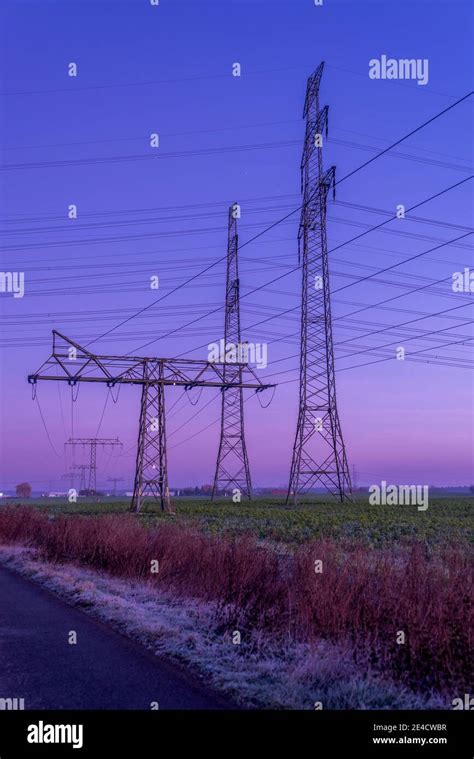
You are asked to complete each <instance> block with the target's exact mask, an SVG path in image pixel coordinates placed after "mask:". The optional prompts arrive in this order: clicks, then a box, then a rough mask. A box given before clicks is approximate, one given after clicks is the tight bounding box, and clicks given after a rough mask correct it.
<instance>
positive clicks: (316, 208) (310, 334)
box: [287, 63, 352, 503]
mask: <svg viewBox="0 0 474 759" xmlns="http://www.w3.org/2000/svg"><path fill="white" fill-rule="evenodd" d="M323 67H324V63H321V64H320V65H319V67H318V68H317V69H316V71H315V72H314V73H313V74H312V75H311V76H310V77H309V79H308V84H307V88H306V99H305V104H304V111H303V118H305V119H306V131H305V141H304V149H303V156H302V161H301V190H302V193H303V205H302V211H301V221H300V227H299V232H298V244H299V253H300V256H301V255H302V275H303V276H302V309H301V358H300V401H299V413H298V423H297V429H296V437H295V444H294V448H293V459H292V463H291V473H290V482H289V486H288V495H287V502H288V501H289V499H290V497H291V496H293V497H294V500H295V503H296V501H297V497H298V495H299V494H301V493H305V492H307V491H308V490H310V489H311V488H313V487H315V486H317V485H323V486H324V487H325V488H326V489H327V490H328V491H329V492H330V493H332V494H333V495H336V496H338V498H339V500H340V501H341V502H342V501H348V500H352V488H351V479H350V474H349V467H348V464H347V456H346V450H345V447H344V440H343V437H342V431H341V424H340V421H339V415H338V411H337V404H336V382H335V375H334V351H333V341H332V322H331V301H330V289H329V268H328V250H327V238H326V202H327V195H328V192H329V190H330V189H331V186H332V187H333V190H334V187H335V167H334V166H332V167H331V168H330V169H328V170H327V171H324V167H323V151H322V135H323V132H325V134H326V135H327V125H328V106H325V107H324V108H323V109H320V106H319V85H320V82H321V76H322V73H323Z"/></svg>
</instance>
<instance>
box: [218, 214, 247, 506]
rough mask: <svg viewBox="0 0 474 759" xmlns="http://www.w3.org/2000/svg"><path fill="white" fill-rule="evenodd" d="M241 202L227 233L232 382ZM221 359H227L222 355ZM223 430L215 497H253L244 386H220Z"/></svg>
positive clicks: (235, 375) (232, 377) (233, 376)
mask: <svg viewBox="0 0 474 759" xmlns="http://www.w3.org/2000/svg"><path fill="white" fill-rule="evenodd" d="M239 215H240V206H239V205H238V204H237V203H234V204H233V205H231V206H230V208H229V220H228V236H227V276H226V296H225V323H224V345H223V349H224V350H223V352H224V354H226V353H227V352H228V350H229V348H230V351H232V352H233V355H234V356H236V359H235V358H233V360H232V362H230V363H226V364H225V366H224V380H225V381H227V382H229V383H236V382H237V383H241V382H242V365H241V364H239V363H236V361H237V362H239V361H240V360H241V356H239V354H240V350H241V345H242V343H241V340H240V285H239V263H238V235H237V218H238V217H239ZM221 360H222V361H224V360H225V359H224V358H222V359H221ZM221 393H222V402H221V434H220V441H219V451H218V454H217V464H216V472H215V476H214V485H213V488H212V500H213V499H214V497H215V496H216V495H217V494H218V493H219V492H224V493H225V492H226V491H227V490H238V491H239V492H240V495H242V496H244V497H246V498H248V499H251V498H252V483H251V479H250V468H249V462H248V456H247V447H246V445H245V431H244V399H243V390H242V388H241V387H235V386H234V387H226V386H225V385H224V387H222V388H221Z"/></svg>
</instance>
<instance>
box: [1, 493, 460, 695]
mask: <svg viewBox="0 0 474 759" xmlns="http://www.w3.org/2000/svg"><path fill="white" fill-rule="evenodd" d="M0 540H1V541H2V542H4V543H13V542H20V543H23V544H29V545H32V546H35V547H37V548H39V549H40V551H41V553H42V554H43V556H44V557H45V558H46V559H48V560H49V561H53V562H54V561H61V562H62V561H69V562H80V563H82V564H86V565H88V566H91V567H95V568H97V569H99V570H104V571H107V572H110V573H111V574H113V575H117V576H121V577H128V578H135V579H136V578H140V579H143V580H147V581H148V582H152V583H156V584H157V585H158V586H159V587H160V588H163V589H165V590H170V591H172V592H173V593H175V594H179V595H182V596H185V595H187V596H192V597H194V598H201V599H205V600H210V601H215V602H217V603H218V605H219V618H220V620H221V621H222V629H223V631H224V630H227V629H231V630H234V629H239V630H241V632H244V631H245V630H246V629H247V630H248V629H250V628H253V629H261V630H264V631H268V632H271V633H272V634H274V635H278V636H285V638H286V639H287V640H288V643H289V644H291V641H311V640H315V639H317V638H327V639H330V640H332V641H337V642H341V643H350V644H351V648H352V649H353V650H354V655H355V656H356V658H358V659H359V660H361V661H366V662H367V663H370V664H372V666H374V667H376V668H377V669H379V670H383V671H386V672H387V673H388V674H392V675H395V676H396V677H397V679H399V680H400V681H402V682H406V683H408V684H410V685H412V686H417V687H423V688H427V687H435V688H444V687H451V688H452V687H455V688H456V692H458V691H459V692H464V690H463V689H465V688H467V687H468V686H469V684H470V682H469V681H470V677H469V675H470V673H469V671H468V670H469V666H468V662H469V661H470V659H469V651H470V648H469V643H470V641H469V633H470V630H471V629H472V615H471V604H470V600H471V597H472V596H471V591H472V579H471V578H472V574H471V571H470V562H469V558H468V556H467V555H466V552H465V551H463V550H461V549H460V550H454V549H449V550H446V551H444V552H440V553H438V554H436V555H435V556H429V555H428V553H427V551H426V547H424V546H422V545H419V546H416V547H414V548H411V549H404V550H401V549H398V551H395V550H393V551H388V550H383V551H382V550H381V551H375V550H368V549H367V548H363V547H361V546H357V545H352V546H344V548H343V549H342V547H341V546H340V545H338V544H336V543H334V542H330V541H318V542H314V543H311V544H307V545H305V546H304V547H303V548H299V549H297V550H296V552H295V553H293V554H288V555H283V556H281V555H278V554H277V553H276V552H274V551H272V550H270V549H268V548H262V547H259V546H258V545H257V544H256V543H255V541H254V540H253V539H251V538H241V539H230V538H229V539H226V538H222V537H209V536H206V535H203V534H200V533H197V532H192V531H191V530H188V529H183V528H181V527H179V526H177V525H164V526H160V527H159V528H153V529H146V528H144V527H143V526H141V525H140V524H139V522H137V521H136V519H134V518H133V517H131V516H130V517H122V516H120V517H118V516H110V517H59V518H55V519H51V518H48V516H47V515H45V514H42V513H40V512H38V511H36V510H34V509H31V508H27V507H22V508H10V509H5V510H3V511H1V512H0ZM156 559H157V560H158V561H159V573H158V574H151V572H150V567H151V561H152V560H156ZM316 560H322V562H323V571H322V572H321V573H317V572H315V561H316ZM398 631H404V632H405V635H406V643H405V644H402V645H399V644H397V642H396V637H397V632H398Z"/></svg>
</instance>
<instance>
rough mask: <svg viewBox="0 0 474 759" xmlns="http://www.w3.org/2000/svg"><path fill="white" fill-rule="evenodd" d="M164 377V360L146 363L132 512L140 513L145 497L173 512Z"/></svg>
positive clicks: (163, 509)
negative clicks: (169, 479)
mask: <svg viewBox="0 0 474 759" xmlns="http://www.w3.org/2000/svg"><path fill="white" fill-rule="evenodd" d="M163 376H164V368H163V363H162V362H161V361H159V362H146V363H145V364H144V366H143V380H144V382H143V385H142V397H141V406H140V421H139V423H138V445H137V459H136V465H135V483H134V486H133V498H132V511H140V509H141V506H142V503H143V501H144V499H145V497H146V496H150V497H151V498H154V499H155V500H157V501H159V502H160V505H161V509H162V511H169V510H170V491H169V487H168V457H167V453H166V414H165V388H164V385H163Z"/></svg>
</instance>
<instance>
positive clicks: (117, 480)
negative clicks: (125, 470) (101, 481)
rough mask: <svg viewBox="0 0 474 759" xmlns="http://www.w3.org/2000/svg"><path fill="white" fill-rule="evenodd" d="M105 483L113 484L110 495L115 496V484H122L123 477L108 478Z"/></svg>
mask: <svg viewBox="0 0 474 759" xmlns="http://www.w3.org/2000/svg"><path fill="white" fill-rule="evenodd" d="M107 482H113V483H114V489H113V491H112V495H114V496H115V495H117V482H123V477H109V478H108V480H107Z"/></svg>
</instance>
